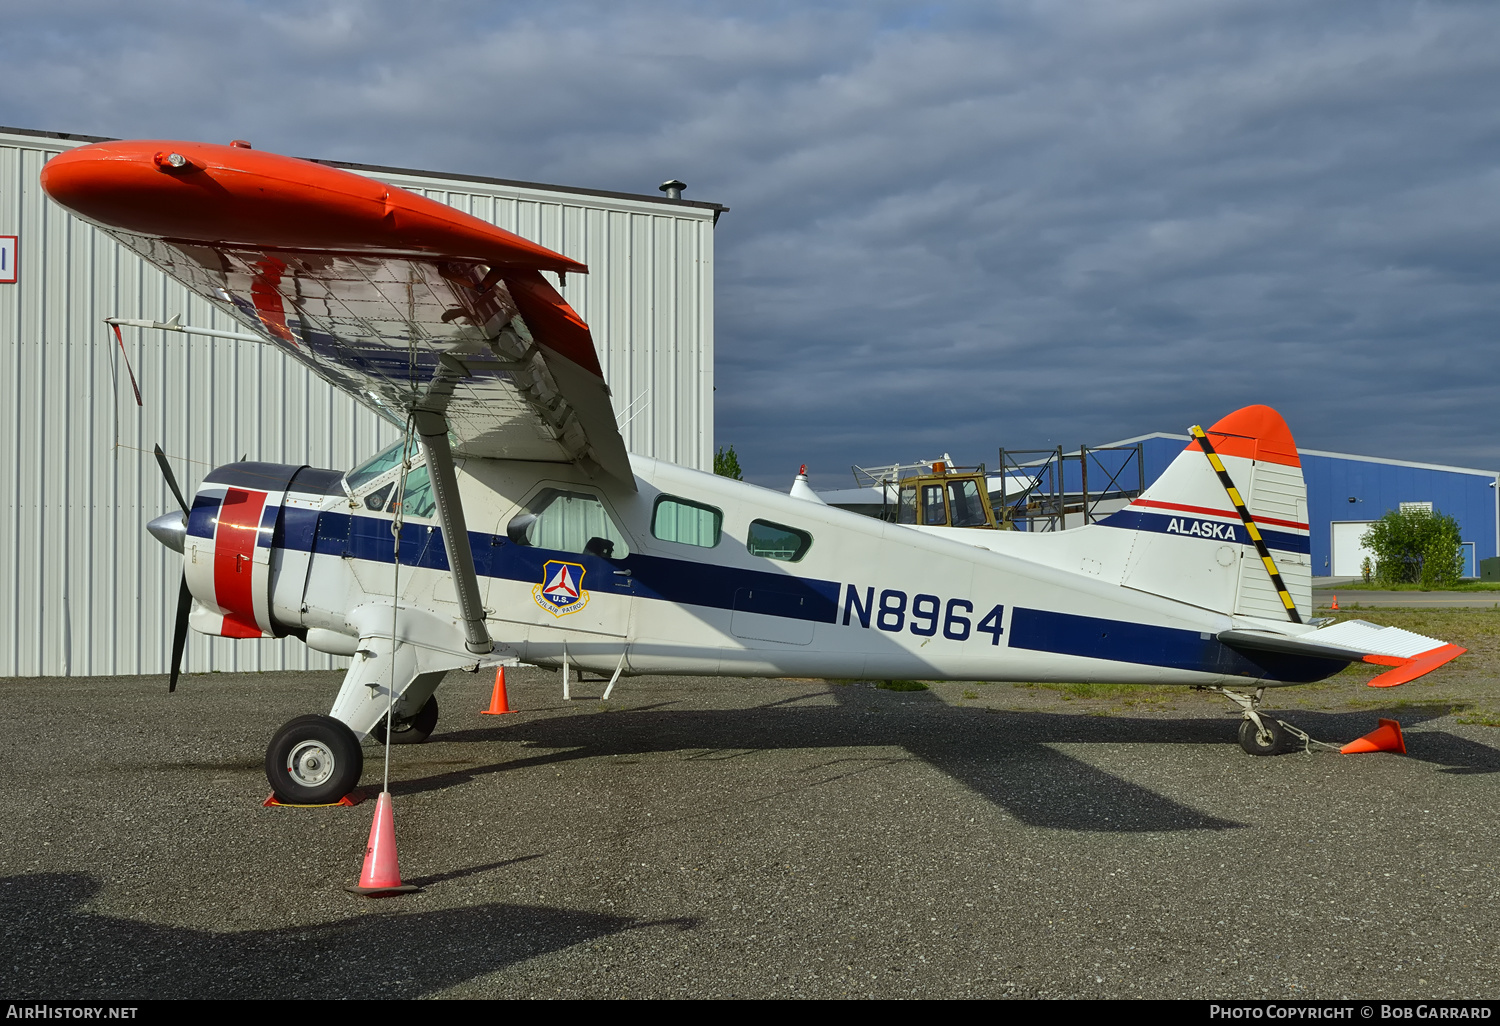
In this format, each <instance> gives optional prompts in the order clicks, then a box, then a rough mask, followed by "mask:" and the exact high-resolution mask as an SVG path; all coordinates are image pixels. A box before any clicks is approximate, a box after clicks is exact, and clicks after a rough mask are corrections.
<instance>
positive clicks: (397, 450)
mask: <svg viewBox="0 0 1500 1026" xmlns="http://www.w3.org/2000/svg"><path fill="white" fill-rule="evenodd" d="M401 445H402V443H401V442H393V443H392V444H390V445H388V446H386V447H385V448H384V449H381V450H380V451H379V452H377V453H376V454H375V455H374V456H371V457H370V458H369V459H367V460H365V461H364V462H363V463H361V464H360V465H359V466H357V467H355V468H354V469H353V470H351V471H349V473H347V474H345V475H344V487H345V488H347V489H348V490H349V494H350V495H353V494H354V493H355V492H357V491H359V489H360V486H361V485H363V484H365V483H366V482H368V481H373V480H375V478H377V477H379V476H380V475H381V474H384V473H385V472H386V471H387V470H390V469H391V468H392V467H394V466H395V465H396V464H398V463H400V462H401ZM412 451H413V455H415V454H416V452H417V451H418V450H417V447H416V446H412Z"/></svg>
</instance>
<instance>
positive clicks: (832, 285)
mask: <svg viewBox="0 0 1500 1026" xmlns="http://www.w3.org/2000/svg"><path fill="white" fill-rule="evenodd" d="M0 25H3V26H4V28H3V31H0V58H3V60H4V63H5V66H6V68H7V71H8V74H7V86H6V88H5V90H4V91H3V93H0V124H6V125H11V126H17V127H25V128H41V129H49V130H53V131H65V132H75V133H82V134H93V135H106V136H127V137H128V136H176V137H183V138H202V139H208V140H215V141H217V140H223V139H227V138H230V137H244V138H250V139H253V140H254V141H255V143H256V145H257V146H258V147H260V148H264V149H271V150H280V151H283V152H290V153H297V154H305V155H311V156H319V157H326V158H332V159H341V160H352V161H364V162H370V163H379V164H396V165H404V166H413V167H421V168H427V169H433V170H443V171H455V172H467V173H474V174H487V175H495V176H499V177H506V178H516V179H523V180H532V181H544V182H555V183H561V184H568V185H578V186H588V187H595V188H603V189H613V190H623V191H632V192H649V191H651V190H652V189H653V188H654V186H655V185H656V183H658V182H660V181H662V180H663V179H665V178H668V177H677V178H682V179H683V180H685V181H687V182H688V183H690V188H689V191H688V196H689V198H695V199H707V200H715V201H718V202H720V203H724V204H727V205H729V206H730V207H732V208H733V209H732V211H731V212H730V213H729V214H727V215H725V217H724V218H723V219H722V220H721V221H720V224H719V228H718V230H717V243H716V245H717V260H718V279H717V311H718V321H717V353H718V361H717V374H718V377H717V381H718V394H717V401H718V416H717V431H718V439H719V441H720V442H727V443H733V444H734V446H735V447H736V449H737V450H738V452H739V453H740V455H741V458H742V461H743V463H744V464H745V466H746V469H747V471H748V476H749V477H750V478H751V479H753V480H757V481H760V482H762V483H765V484H775V485H778V486H781V487H785V486H786V484H787V483H788V482H789V479H790V475H791V474H792V473H794V472H795V470H796V466H797V465H798V464H799V463H803V462H806V463H808V464H809V465H810V466H811V468H812V470H813V472H814V483H815V484H817V485H819V486H820V487H837V486H841V485H842V484H843V483H845V482H847V481H849V475H848V466H849V464H851V463H861V464H874V463H881V462H892V461H895V460H902V461H907V460H913V459H918V458H923V457H931V456H933V455H936V454H939V453H941V452H943V451H945V450H946V451H950V452H952V454H953V455H954V456H955V457H956V458H957V459H959V460H960V461H962V462H977V461H979V460H989V461H991V462H993V460H994V458H995V449H996V447H997V446H999V445H1005V446H1008V447H1012V448H1033V447H1041V446H1050V445H1056V444H1064V445H1067V446H1076V445H1077V444H1078V443H1080V442H1083V443H1087V444H1098V443H1102V442H1106V441H1109V440H1113V439H1117V438H1122V437H1126V436H1129V435H1135V434H1143V433H1146V432H1150V431H1182V430H1184V429H1185V428H1186V427H1187V425H1189V424H1191V423H1195V422H1203V423H1208V422H1211V421H1213V420H1215V419H1217V418H1218V417H1219V416H1221V415H1223V414H1224V413H1226V412H1228V411H1230V410H1232V409H1234V408H1236V407H1238V406H1241V405H1245V404H1247V403H1253V402H1264V403H1269V404H1271V405H1273V406H1275V407H1277V408H1278V409H1280V410H1281V411H1282V413H1283V414H1284V415H1285V416H1286V417H1287V419H1288V421H1289V422H1290V423H1291V425H1292V429H1293V431H1294V433H1295V434H1296V436H1297V438H1298V440H1299V442H1300V443H1301V444H1302V445H1303V446H1305V447H1309V448H1321V449H1334V450H1341V451H1348V452H1357V453H1367V454H1371V455H1379V456H1389V457H1394V458H1400V459H1412V460H1421V461H1428V462H1437V463H1457V464H1461V465H1467V466H1478V467H1486V468H1500V355H1497V349H1496V344H1495V336H1496V334H1497V330H1500V102H1497V97H1500V6H1497V5H1494V4H1490V3H1472V4H1470V3H1438V2H1431V3H1381V2H1378V0H1355V2H1323V3H1317V4H1309V3H1307V2H1305V0H1299V2H1278V0H1243V2H1242V0H1141V2H1126V0H1113V2H1091V0H1070V2H1068V3H1056V2H1052V3H1043V2H1035V3H1010V2H1002V0H990V2H986V3H972V4H971V3H938V4H925V5H924V4H898V3H882V2H877V0H864V2H859V3H848V4H841V3H827V4H815V3H796V4H790V3H776V2H771V0H762V2H758V3H753V4H751V3H740V4H716V3H711V2H700V3H671V2H658V0H641V2H637V3H631V4H623V3H571V2H560V0H553V2H550V3H546V4H540V3H534V4H524V5H523V4H508V3H502V2H496V0H486V2H474V3H470V2H461V0H453V2H442V0H429V2H425V3H420V4H416V3H410V2H402V3H395V2H389V3H382V2H367V3H354V2H320V0H302V2H294V3H283V2H276V0H255V2H253V3H241V2H227V3H226V2H204V0H190V2H189V0H160V2H155V3H120V2H118V0H116V2H98V0H48V2H46V3H41V2H35V3H18V2H13V0H0Z"/></svg>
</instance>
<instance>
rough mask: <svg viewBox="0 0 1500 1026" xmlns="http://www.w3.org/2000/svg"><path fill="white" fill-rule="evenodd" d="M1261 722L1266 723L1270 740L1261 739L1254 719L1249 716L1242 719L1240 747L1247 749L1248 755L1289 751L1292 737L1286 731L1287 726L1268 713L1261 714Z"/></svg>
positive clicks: (1279, 753)
mask: <svg viewBox="0 0 1500 1026" xmlns="http://www.w3.org/2000/svg"><path fill="white" fill-rule="evenodd" d="M1260 722H1261V723H1263V724H1265V726H1266V730H1267V731H1269V732H1270V734H1271V737H1270V739H1269V741H1263V740H1262V739H1261V737H1260V731H1258V730H1256V728H1255V721H1254V720H1252V719H1249V718H1248V717H1247V718H1246V719H1243V720H1240V747H1241V748H1243V749H1244V750H1245V753H1246V754H1247V755H1281V754H1282V753H1284V752H1286V751H1288V750H1289V746H1290V744H1291V740H1292V738H1291V735H1290V734H1288V733H1287V732H1286V728H1284V727H1283V726H1282V725H1281V724H1280V723H1277V722H1276V721H1275V720H1273V719H1271V718H1270V717H1269V716H1266V715H1262V716H1261V718H1260Z"/></svg>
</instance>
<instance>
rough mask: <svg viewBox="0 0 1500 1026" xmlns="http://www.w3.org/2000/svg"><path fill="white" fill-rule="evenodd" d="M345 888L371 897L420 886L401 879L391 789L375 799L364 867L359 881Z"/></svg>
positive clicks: (410, 889)
mask: <svg viewBox="0 0 1500 1026" xmlns="http://www.w3.org/2000/svg"><path fill="white" fill-rule="evenodd" d="M346 890H348V891H350V892H352V893H354V894H363V895H366V896H368V897H371V898H378V897H381V896H383V895H387V894H410V893H411V892H412V891H417V890H421V888H420V887H416V886H413V885H412V884H403V883H402V882H401V870H400V869H399V868H398V867H397V865H396V819H395V817H394V816H393V815H392V814H391V793H390V792H389V791H381V792H380V798H379V800H377V801H376V802H375V821H374V822H373V823H371V824H370V840H369V842H368V843H367V844H366V845H365V868H364V870H363V871H362V872H361V873H360V874H359V883H358V884H357V885H356V886H354V887H349V888H346Z"/></svg>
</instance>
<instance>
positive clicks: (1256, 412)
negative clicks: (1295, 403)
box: [1187, 406, 1302, 467]
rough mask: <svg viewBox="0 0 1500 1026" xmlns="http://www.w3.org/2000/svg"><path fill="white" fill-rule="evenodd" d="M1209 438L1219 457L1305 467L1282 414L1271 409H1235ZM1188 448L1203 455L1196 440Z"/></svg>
mask: <svg viewBox="0 0 1500 1026" xmlns="http://www.w3.org/2000/svg"><path fill="white" fill-rule="evenodd" d="M1208 439H1209V443H1210V444H1211V445H1212V446H1213V447H1214V451H1215V452H1217V453H1218V454H1219V455H1220V456H1239V457H1241V458H1243V459H1247V460H1262V461H1264V462H1266V463H1280V464H1283V465H1285V466H1288V467H1300V466H1302V460H1301V459H1299V458H1298V456H1297V443H1296V442H1295V441H1294V440H1293V439H1292V429H1291V428H1289V427H1287V426H1286V421H1285V420H1283V419H1282V417H1281V414H1279V413H1277V412H1276V411H1275V410H1273V409H1271V407H1269V406H1246V407H1245V408H1244V409H1241V410H1235V411H1234V412H1233V413H1231V414H1230V415H1229V416H1227V417H1225V418H1223V419H1222V420H1220V421H1219V422H1218V423H1217V424H1215V425H1214V426H1213V427H1211V428H1209V429H1208ZM1187 447H1188V448H1189V449H1196V450H1198V451H1200V452H1201V451H1202V449H1203V447H1202V446H1201V445H1199V444H1198V440H1197V439H1196V438H1195V439H1193V440H1192V441H1191V442H1189V443H1188V446H1187Z"/></svg>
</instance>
